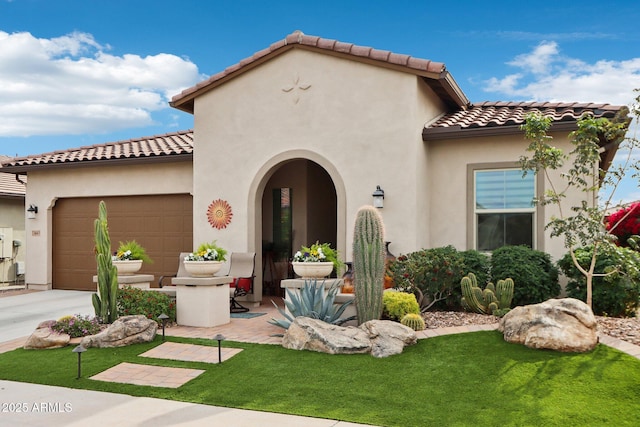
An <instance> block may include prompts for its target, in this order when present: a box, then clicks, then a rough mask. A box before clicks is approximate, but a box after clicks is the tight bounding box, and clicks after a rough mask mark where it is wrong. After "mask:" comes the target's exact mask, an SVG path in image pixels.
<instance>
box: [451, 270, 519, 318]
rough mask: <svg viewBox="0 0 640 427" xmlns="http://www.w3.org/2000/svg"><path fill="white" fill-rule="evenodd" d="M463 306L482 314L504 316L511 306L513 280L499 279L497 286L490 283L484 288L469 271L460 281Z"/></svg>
mask: <svg viewBox="0 0 640 427" xmlns="http://www.w3.org/2000/svg"><path fill="white" fill-rule="evenodd" d="M460 285H461V287H462V306H463V307H465V308H468V309H469V310H472V311H475V312H476V313H481V314H493V315H495V316H504V315H505V314H506V313H507V312H508V311H509V310H510V308H511V301H512V300H513V286H514V284H513V280H512V279H510V278H509V279H505V280H499V281H498V284H497V286H494V285H493V283H489V284H488V285H487V287H486V288H485V289H484V290H483V289H481V288H480V287H479V286H478V282H477V280H476V276H475V274H473V273H469V274H468V275H467V276H465V277H463V278H462V280H461V281H460Z"/></svg>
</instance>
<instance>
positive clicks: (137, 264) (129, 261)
mask: <svg viewBox="0 0 640 427" xmlns="http://www.w3.org/2000/svg"><path fill="white" fill-rule="evenodd" d="M111 262H112V264H113V265H115V266H116V268H117V269H118V275H119V276H128V275H132V274H134V273H136V272H137V271H138V270H140V268H142V263H143V262H148V263H150V264H151V263H152V262H153V260H152V259H151V258H150V257H149V255H147V251H146V250H145V249H144V248H143V247H142V246H140V244H139V243H138V242H136V241H135V240H129V241H127V242H125V243H122V242H120V246H119V247H118V250H117V251H116V252H115V254H114V255H113V257H112V260H111Z"/></svg>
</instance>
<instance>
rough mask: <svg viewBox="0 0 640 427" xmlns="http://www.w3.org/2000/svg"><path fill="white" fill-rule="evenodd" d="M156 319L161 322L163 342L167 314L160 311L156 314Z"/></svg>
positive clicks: (167, 318)
mask: <svg viewBox="0 0 640 427" xmlns="http://www.w3.org/2000/svg"><path fill="white" fill-rule="evenodd" d="M158 319H159V320H160V321H161V322H162V342H164V328H165V327H166V326H167V320H169V316H167V315H166V314H164V313H162V314H161V315H160V316H158Z"/></svg>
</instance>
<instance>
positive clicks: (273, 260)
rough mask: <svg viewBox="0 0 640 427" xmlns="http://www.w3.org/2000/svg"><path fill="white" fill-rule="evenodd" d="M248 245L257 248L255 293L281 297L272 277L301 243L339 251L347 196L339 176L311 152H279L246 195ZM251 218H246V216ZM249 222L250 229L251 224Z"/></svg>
mask: <svg viewBox="0 0 640 427" xmlns="http://www.w3.org/2000/svg"><path fill="white" fill-rule="evenodd" d="M249 197H250V201H253V203H251V202H250V203H249V206H250V208H251V207H252V208H253V209H254V212H249V218H253V224H250V227H249V239H250V243H251V240H253V245H252V246H253V247H254V248H255V251H256V267H257V271H256V282H257V283H256V284H257V285H258V286H256V291H258V289H257V288H258V287H259V286H260V287H261V285H262V284H263V278H264V286H265V287H264V289H261V290H260V292H256V294H257V295H255V297H260V298H261V296H262V294H265V295H273V294H277V295H280V294H281V291H280V289H279V284H278V283H277V279H279V278H281V277H283V276H286V274H287V260H288V259H289V258H290V257H291V256H292V253H294V252H295V251H296V250H297V249H298V248H299V247H300V246H301V245H309V244H311V243H314V242H315V241H316V240H317V241H320V242H329V243H331V245H332V246H333V247H335V248H337V249H338V251H340V252H341V253H342V254H344V249H345V245H346V236H345V229H346V213H345V211H346V209H345V206H346V197H345V190H344V184H343V181H342V178H341V177H340V175H339V174H338V171H337V170H336V169H335V167H334V166H333V165H332V164H331V163H330V162H328V161H327V160H326V159H325V158H323V157H321V156H319V155H317V154H316V153H313V152H307V151H304V150H295V151H291V152H287V153H282V154H281V155H280V156H277V157H275V158H273V159H271V161H269V162H268V163H267V164H265V165H264V167H263V168H262V169H261V171H260V173H259V174H258V175H257V176H256V179H255V180H254V182H253V183H252V186H251V191H250V194H249ZM250 221H251V220H250ZM252 226H253V227H252Z"/></svg>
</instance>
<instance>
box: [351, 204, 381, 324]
mask: <svg viewBox="0 0 640 427" xmlns="http://www.w3.org/2000/svg"><path fill="white" fill-rule="evenodd" d="M384 261H385V250H384V226H383V224H382V217H381V216H380V214H379V213H378V211H377V209H376V208H374V207H373V206H363V207H361V208H360V209H359V210H358V213H357V214H356V223H355V227H354V233H353V270H354V276H355V277H354V294H355V295H354V299H355V302H356V311H357V314H358V324H362V323H364V322H366V321H368V320H374V319H380V317H381V316H382V310H383V304H382V291H383V290H384V271H385V264H384Z"/></svg>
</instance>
